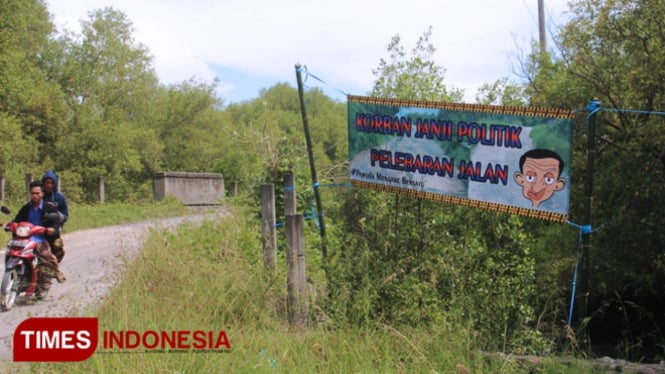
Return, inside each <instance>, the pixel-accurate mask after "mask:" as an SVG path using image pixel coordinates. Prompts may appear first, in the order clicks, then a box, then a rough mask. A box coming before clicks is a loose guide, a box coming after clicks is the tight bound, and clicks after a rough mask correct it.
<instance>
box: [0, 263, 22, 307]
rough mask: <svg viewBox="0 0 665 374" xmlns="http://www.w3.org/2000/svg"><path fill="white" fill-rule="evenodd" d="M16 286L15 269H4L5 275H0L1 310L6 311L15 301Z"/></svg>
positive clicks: (17, 282)
mask: <svg viewBox="0 0 665 374" xmlns="http://www.w3.org/2000/svg"><path fill="white" fill-rule="evenodd" d="M18 287H19V279H18V273H17V272H16V270H14V269H12V270H7V271H5V275H3V276H2V284H0V294H1V295H2V300H0V307H1V308H2V310H3V311H5V312H6V311H8V310H9V309H11V308H12V307H13V306H14V304H15V303H16V297H17V296H18V292H19V291H18Z"/></svg>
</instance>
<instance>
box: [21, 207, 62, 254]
mask: <svg viewBox="0 0 665 374" xmlns="http://www.w3.org/2000/svg"><path fill="white" fill-rule="evenodd" d="M45 206H46V202H45V201H44V200H42V203H41V206H40V208H39V211H40V212H39V215H40V220H39V222H31V221H30V209H32V201H28V202H27V203H26V204H24V205H23V206H22V207H21V209H19V211H18V213H16V217H14V221H13V222H31V223H32V224H34V225H39V226H44V227H53V229H55V232H54V233H53V235H47V234H44V235H43V236H44V238H46V240H48V241H49V244H51V242H52V241H53V240H54V239H56V238H57V237H58V236H60V224H59V223H58V222H53V221H52V220H50V219H49V218H48V212H47V211H46V209H44V208H45Z"/></svg>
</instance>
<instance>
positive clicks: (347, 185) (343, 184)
mask: <svg viewBox="0 0 665 374" xmlns="http://www.w3.org/2000/svg"><path fill="white" fill-rule="evenodd" d="M320 187H353V185H352V184H351V183H348V182H347V183H328V184H322V185H321V186H320Z"/></svg>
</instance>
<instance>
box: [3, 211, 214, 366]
mask: <svg viewBox="0 0 665 374" xmlns="http://www.w3.org/2000/svg"><path fill="white" fill-rule="evenodd" d="M225 214H226V212H225V210H224V209H215V210H214V212H213V213H210V212H208V213H202V214H197V215H193V216H186V217H177V218H168V219H161V220H157V221H142V222H137V223H131V224H124V225H118V226H110V227H104V228H99V229H92V230H84V231H76V232H71V233H65V234H64V235H63V239H64V242H65V249H66V251H67V254H66V256H65V258H64V260H63V262H62V264H61V265H60V267H61V269H62V271H63V272H64V273H65V275H66V276H67V281H66V282H64V283H62V284H58V283H57V282H56V281H55V280H54V282H53V286H52V288H51V291H50V292H49V294H48V296H47V297H46V298H45V299H44V300H41V301H39V302H37V303H35V304H34V305H26V303H25V301H24V300H23V299H22V298H21V299H19V300H18V305H16V306H14V308H12V309H11V310H9V311H7V312H0V365H1V362H2V361H6V360H11V357H12V345H11V344H12V334H13V333H14V330H15V329H16V326H18V324H20V323H21V322H22V321H23V320H25V319H27V318H29V317H72V316H82V315H83V312H84V311H85V309H86V308H87V307H89V306H95V305H99V304H100V303H101V302H102V301H103V300H104V298H105V297H106V296H107V295H108V293H109V291H110V289H111V288H112V287H113V285H114V284H115V283H116V282H117V281H118V278H119V275H120V271H121V270H122V269H123V268H124V265H123V261H124V259H126V258H131V257H132V256H133V255H135V254H136V253H137V252H138V250H139V249H140V248H141V245H142V243H143V241H144V239H145V237H146V235H147V234H148V233H149V232H150V230H151V229H157V230H162V229H168V228H172V227H175V226H176V225H178V224H179V223H183V222H201V221H203V220H205V219H213V218H215V217H219V216H223V215H225ZM8 239H9V234H5V235H4V237H3V236H2V235H0V243H2V247H0V248H4V242H5V241H6V240H8ZM3 253H4V252H3ZM2 269H3V271H4V266H3V267H2Z"/></svg>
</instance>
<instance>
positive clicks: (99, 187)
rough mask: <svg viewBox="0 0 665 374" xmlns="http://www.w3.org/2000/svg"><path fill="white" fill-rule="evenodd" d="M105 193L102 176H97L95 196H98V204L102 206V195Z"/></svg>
mask: <svg viewBox="0 0 665 374" xmlns="http://www.w3.org/2000/svg"><path fill="white" fill-rule="evenodd" d="M105 194H106V191H105V189H104V176H103V175H102V176H99V182H98V185H97V195H98V196H99V203H100V204H104V195H105Z"/></svg>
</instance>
